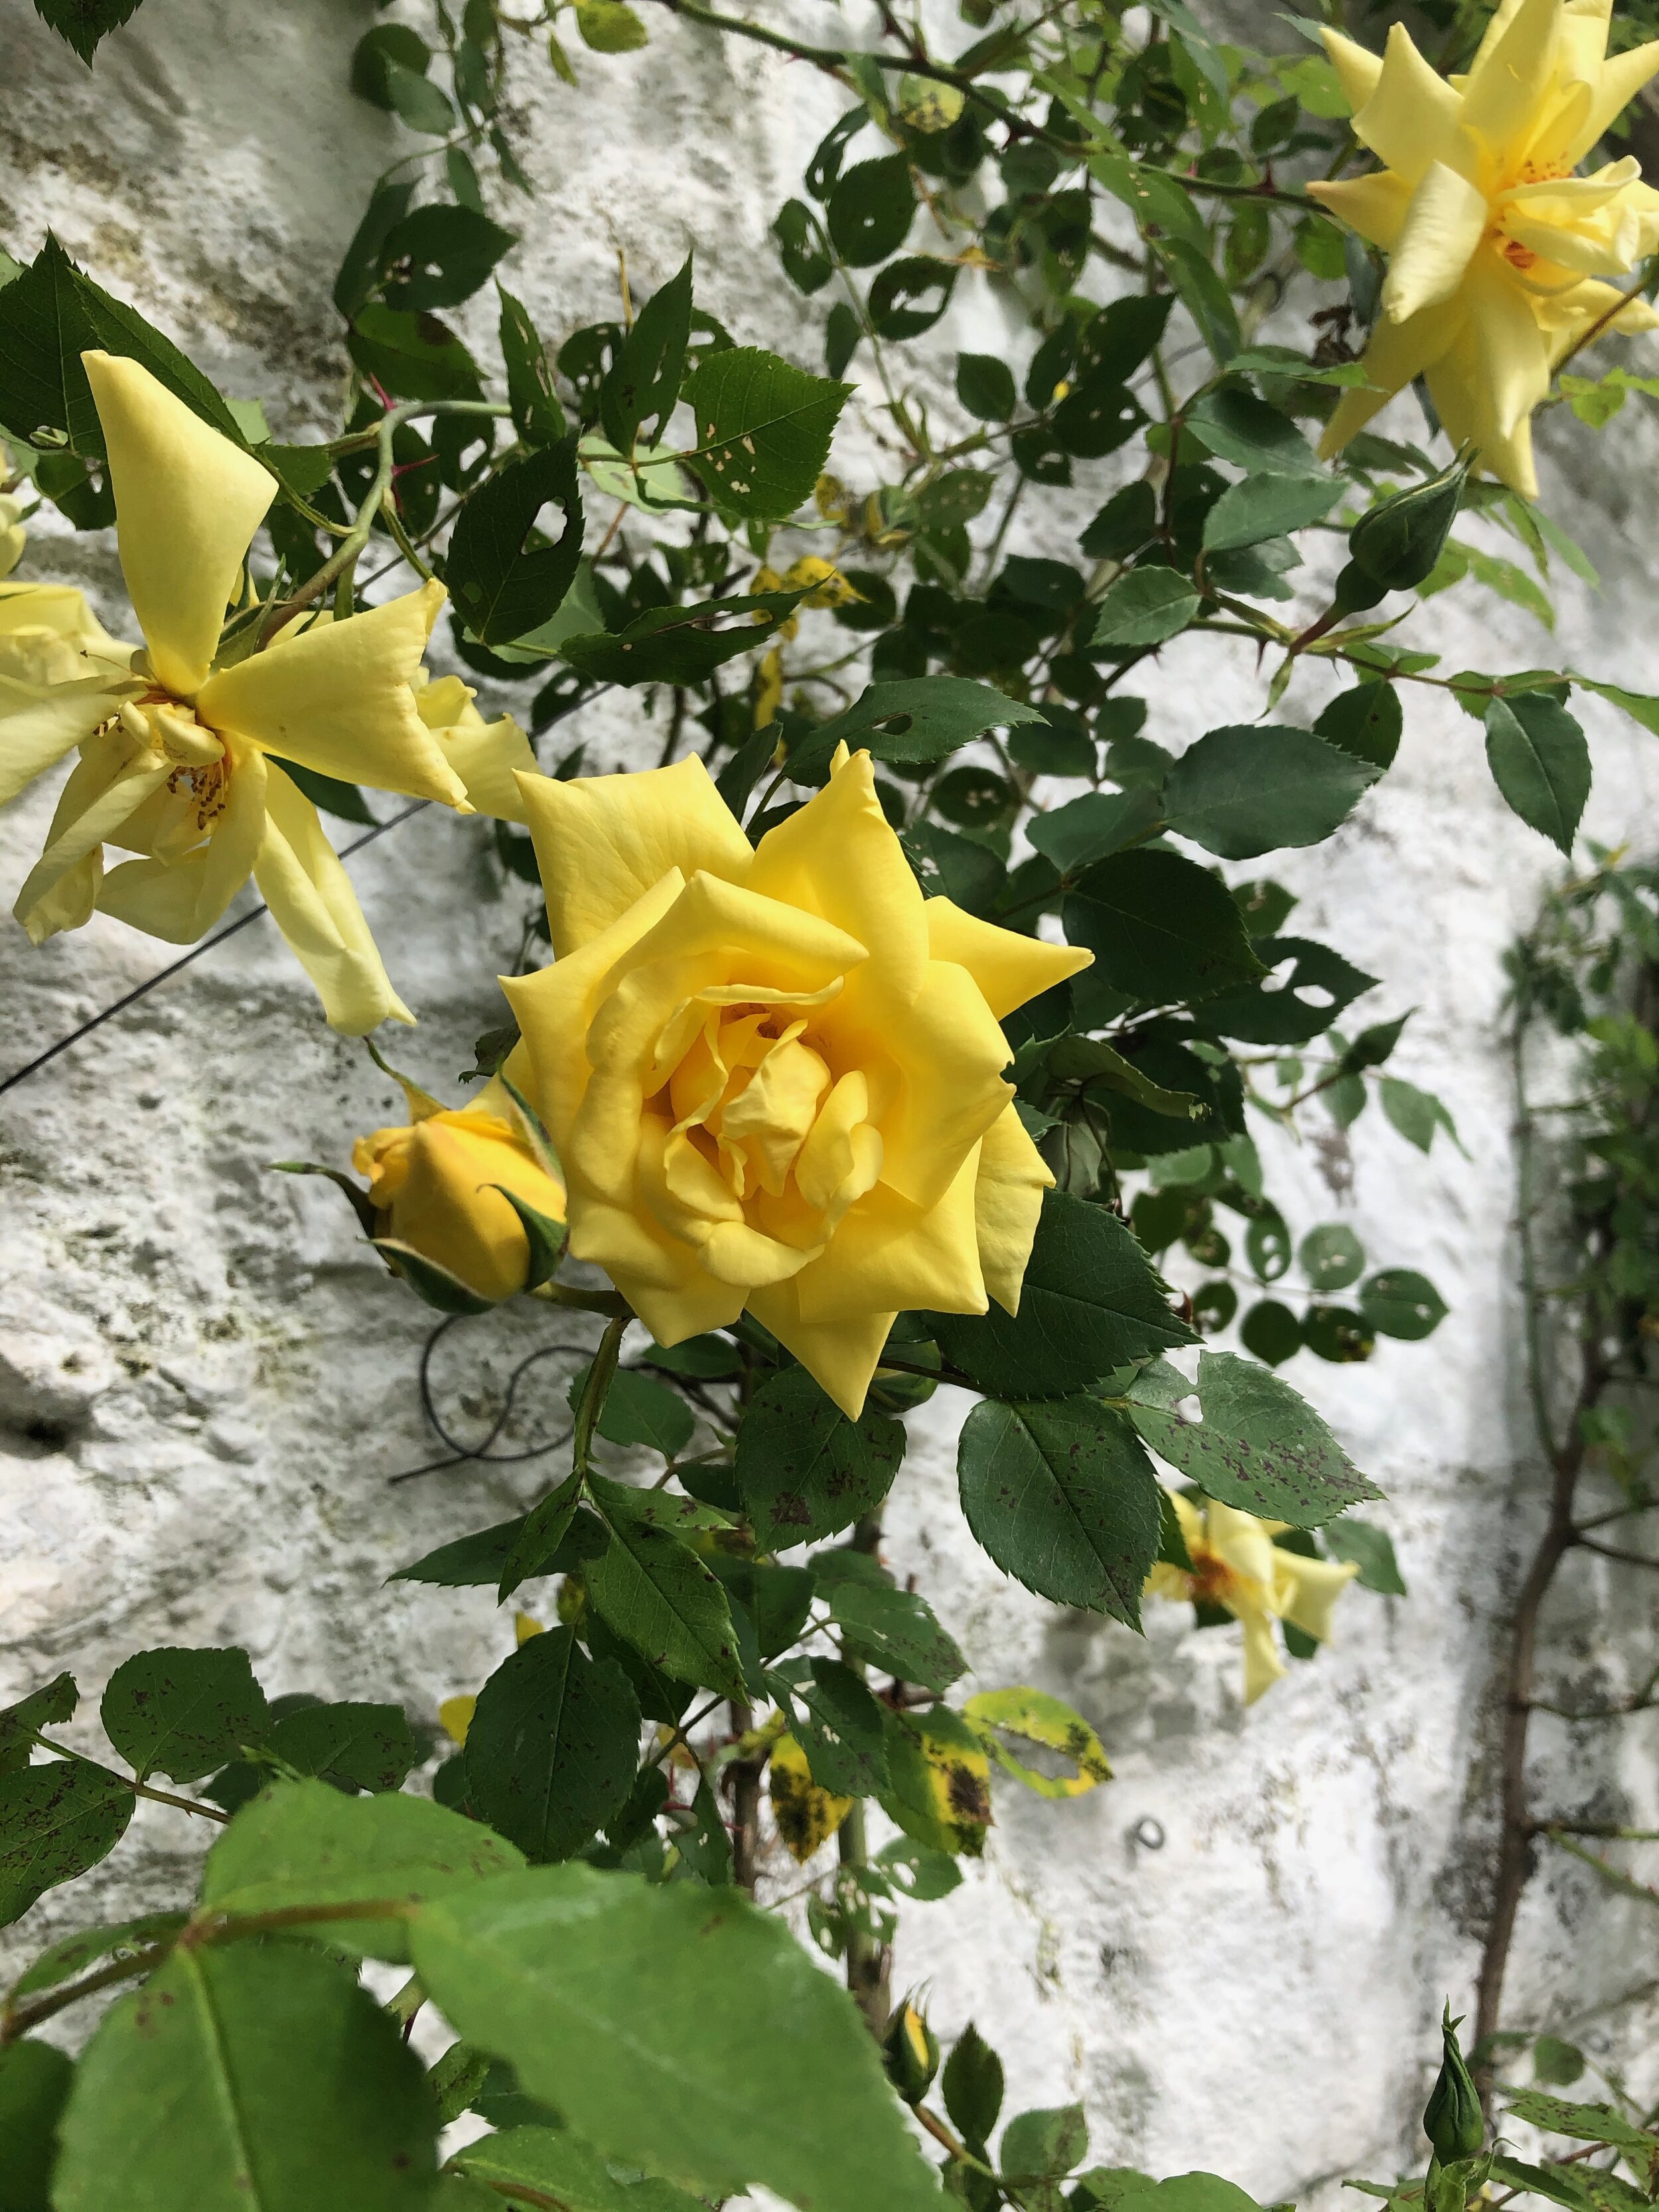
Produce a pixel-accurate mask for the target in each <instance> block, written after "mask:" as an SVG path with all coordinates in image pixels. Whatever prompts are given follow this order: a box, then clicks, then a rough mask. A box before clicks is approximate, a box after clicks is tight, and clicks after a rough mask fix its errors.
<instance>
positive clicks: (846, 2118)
mask: <svg viewBox="0 0 1659 2212" xmlns="http://www.w3.org/2000/svg"><path fill="white" fill-rule="evenodd" d="M413 1948H414V1953H415V1962H416V1967H417V1969H418V1971H419V1972H420V1974H421V1977H422V1980H423V1982H424V1983H425V1984H426V1986H427V1988H428V1990H430V1991H431V1993H432V1996H433V1998H434V2000H435V2002H436V2003H437V2004H438V2005H439V2006H441V2008H442V2010H443V2013H444V2015H445V2017H446V2018H447V2020H449V2021H451V2022H452V2023H453V2025H454V2027H456V2029H457V2031H458V2032H459V2033H460V2034H461V2035H463V2036H464V2037H465V2038H466V2039H467V2040H468V2041H469V2042H471V2043H473V2044H475V2045H478V2046H480V2047H481V2048H483V2049H486V2050H494V2051H499V2052H501V2053H502V2054H503V2055H504V2056H506V2057H508V2058H510V2059H511V2060H512V2063H513V2067H514V2069H516V2071H517V2074H518V2076H519V2079H520V2081H521V2082H522V2083H523V2085H524V2087H526V2089H527V2090H528V2091H530V2092H531V2093H532V2095H536V2096H541V2097H545V2098H547V2099H548V2100H556V2104H557V2108H558V2110H559V2112H561V2114H562V2116H563V2118H565V2120H566V2121H567V2122H568V2124H569V2125H570V2126H571V2127H572V2128H573V2129H574V2130H577V2132H578V2133H579V2135H580V2136H581V2137H582V2138H584V2139H585V2140H586V2142H590V2143H591V2144H592V2146H593V2147H594V2148H595V2149H596V2150H598V2151H599V2153H600V2154H601V2155H602V2156H605V2157H607V2158H614V2159H618V2160H623V2162H625V2163H626V2164H627V2165H629V2166H632V2167H634V2168H635V2169H636V2170H637V2169H638V2168H639V2167H640V2166H647V2167H648V2168H650V2169H651V2170H653V2172H658V2173H659V2174H662V2175H664V2176H665V2177H667V2178H669V2179H672V2180H674V2181H676V2182H678V2183H680V2184H681V2185H684V2187H686V2188H689V2189H691V2190H694V2191H697V2192H699V2193H700V2194H708V2195H710V2196H725V2195H727V2194H730V2193H732V2192H733V2191H738V2190H741V2189H743V2188H744V2186H745V2185H747V2184H749V2183H750V2182H755V2181H757V2182H762V2183H763V2184H765V2185H766V2186H767V2187H769V2188H770V2189H774V2190H775V2191H778V2192H779V2193H780V2194H781V2195H783V2196H787V2197H791V2198H793V2200H794V2201H795V2202H796V2203H810V2204H811V2206H812V2207H813V2208H814V2212H870V2208H871V2207H872V2205H875V2204H879V2205H881V2206H882V2207H883V2208H884V2212H937V2208H938V2205H939V2195H938V2190H937V2186H936V2185H935V2184H934V2182H933V2177H932V2175H931V2173H930V2172H929V2171H928V2168H927V2165H926V2163H925V2161H924V2160H923V2159H922V2158H921V2154H920V2152H919V2151H918V2149H917V2148H916V2147H915V2143H914V2142H913V2141H912V2140H911V2138H910V2136H909V2133H908V2128H907V2126H906V2124H905V2121H904V2119H903V2118H902V2114H901V2112H900V2108H899V2106H898V2103H897V2100H896V2099H895V2098H894V2097H893V2095H892V2093H891V2092H890V2089H889V2088H888V2087H887V2085H886V2081H885V2080H884V2076H883V2075H882V2072H881V2065H880V2060H879V2057H878V2052H877V2050H876V2045H875V2043H874V2040H873V2039H872V2037H871V2036H870V2034H869V2032H868V2030H867V2029H866V2027H865V2026H864V2023H863V2021H862V2019H861V2018H860V2015H859V2013H858V2011H857V2009H856V2008H855V2007H854V2004H853V2003H852V2001H851V2000H850V1999H849V1998H848V1996H846V1994H845V1993H844V1992H843V1991H842V1990H839V1989H837V1988H836V1986H835V1984H834V1983H833V1982H832V1981H831V1980H830V1979H829V1977H828V1976H827V1975H825V1974H823V1973H822V1972H820V1971H819V1969H818V1968H817V1966H815V1965H814V1963H813V1961H812V1960H811V1958H809V1957H808V1955H807V1954H806V1953H805V1950H803V1949H802V1948H801V1947H800V1946H799V1944H798V1943H797V1942H796V1941H795V1938H794V1937H793V1935H792V1934H791V1933H790V1931H789V1929H787V1927H786V1926H785V1925H784V1924H783V1923H782V1922H781V1920H779V1919H777V1918H776V1917H774V1916H772V1915H769V1914H765V1913H762V1912H758V1911H756V1910H755V1908H754V1907H753V1906H752V1905H750V1904H748V1902H747V1901H746V1900H745V1899H743V1898H741V1897H739V1896H737V1895H735V1894H733V1893H732V1892H730V1891H726V1892H721V1893H716V1894H714V1895H712V1896H711V1894H710V1893H709V1891H708V1890H707V1889H706V1888H703V1887H702V1886H701V1885H694V1884H691V1883H673V1884H671V1885H669V1886H668V1887H665V1888H652V1887H647V1885H646V1884H645V1883H643V1882H642V1881H639V1880H638V1879H637V1878H636V1877H635V1876H632V1875H621V1874H601V1873H599V1872H597V1871H595V1870H594V1869H592V1868H589V1867H585V1866H581V1865H570V1866H561V1867H537V1868H532V1869H529V1870H528V1871H526V1873H524V1874H520V1875H507V1876H506V1877H504V1878H503V1879H502V1880H501V1881H495V1882H491V1883H489V1884H487V1885H485V1886H484V1887H481V1888H479V1889H478V1890H477V1891H474V1892H473V1893H471V1895H469V1896H462V1897H456V1898H453V1899H445V1900H442V1901H441V1902H440V1903H438V1904H435V1905H429V1906H428V1907H426V1908H425V1909H424V1910H423V1911H422V1912H421V1913H420V1914H419V1916H418V1917H417V1918H416V1921H415V1923H413Z"/></svg>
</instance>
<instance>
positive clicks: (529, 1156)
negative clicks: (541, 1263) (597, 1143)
mask: <svg viewBox="0 0 1659 2212" xmlns="http://www.w3.org/2000/svg"><path fill="white" fill-rule="evenodd" d="M405 1088H406V1089H408V1091H409V1101H410V1114H411V1116H412V1118H411V1120H410V1121H409V1122H408V1123H407V1124H405V1125H404V1126H402V1127H398V1128H391V1129H377V1130H376V1131H375V1132H374V1135H373V1136H372V1137H359V1138H358V1139H357V1142H356V1146H355V1147H354V1149H353V1152H352V1155H351V1163H352V1165H353V1166H354V1167H355V1168H356V1170H357V1172H358V1174H359V1175H364V1176H368V1197H369V1203H370V1204H371V1205H372V1206H374V1208H375V1209H376V1211H377V1212H379V1213H380V1216H381V1227H380V1234H381V1236H383V1237H392V1238H395V1239H396V1241H397V1242H398V1243H400V1244H407V1245H408V1246H409V1247H410V1249H411V1250H413V1251H416V1252H418V1253H419V1254H420V1255H421V1256H422V1259H426V1260H434V1261H436V1262H437V1264H438V1265H439V1267H447V1269H448V1270H449V1272H450V1273H451V1274H452V1275H456V1276H459V1279H460V1280H461V1281H462V1282H464V1283H465V1285H466V1286H467V1288H468V1289H469V1290H472V1291H477V1293H478V1296H479V1297H483V1298H510V1297H512V1296H513V1293H514V1292H515V1291H521V1290H522V1289H523V1288H524V1285H525V1277H526V1274H527V1273H528V1272H529V1261H530V1249H529V1242H528V1239H527V1238H526V1235H525V1228H524V1224H523V1222H522V1221H520V1218H519V1217H518V1215H517V1214H516V1213H515V1212H513V1208H512V1206H510V1205H509V1204H508V1203H507V1200H506V1199H504V1198H503V1197H502V1196H501V1190H500V1189H498V1188H492V1186H493V1185H497V1184H499V1185H502V1186H504V1187H505V1188H507V1189H508V1190H510V1191H513V1192H514V1193H515V1194H517V1195H518V1196H519V1197H520V1198H521V1199H523V1200H524V1202H525V1204H526V1206H533V1207H534V1209H535V1210H536V1212H538V1213H543V1214H545V1215H546V1216H547V1217H548V1218H549V1219H550V1220H552V1221H562V1220H563V1219H564V1188H563V1186H562V1184H561V1183H560V1182H559V1180H558V1178H557V1177H556V1176H553V1175H550V1173H549V1172H548V1170H547V1169H546V1168H545V1167H544V1164H543V1163H542V1158H541V1154H540V1152H539V1151H538V1148H537V1146H536V1143H535V1141H534V1139H533V1136H532V1133H531V1132H530V1131H529V1130H527V1129H526V1127H525V1124H524V1116H523V1115H522V1114H521V1113H520V1110H519V1109H518V1108H517V1107H516V1106H515V1105H514V1104H513V1098H512V1095H511V1093H510V1092H509V1091H507V1087H506V1085H504V1084H502V1083H501V1081H500V1080H499V1079H497V1080H496V1081H495V1082H493V1083H490V1084H489V1085H486V1086H485V1088H484V1089H483V1091H481V1092H480V1093H479V1095H478V1097H477V1099H475V1100H474V1101H473V1102H472V1103H471V1104H469V1105H466V1106H462V1107H453V1108H446V1107H441V1106H440V1105H439V1104H438V1102H437V1101H436V1099H434V1098H428V1097H425V1095H424V1094H423V1093H422V1092H421V1091H416V1090H414V1089H412V1088H410V1087H409V1086H405Z"/></svg>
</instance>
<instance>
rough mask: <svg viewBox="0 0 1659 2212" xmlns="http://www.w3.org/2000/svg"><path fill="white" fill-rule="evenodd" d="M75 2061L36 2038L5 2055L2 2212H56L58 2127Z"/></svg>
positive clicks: (0, 2097)
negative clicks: (54, 2169)
mask: <svg viewBox="0 0 1659 2212" xmlns="http://www.w3.org/2000/svg"><path fill="white" fill-rule="evenodd" d="M74 2078H75V2064H74V2061H73V2060H72V2059H70V2058H69V2057H66V2056H65V2054H64V2052H63V2051H58V2050H57V2049H56V2048H55V2047H54V2046H53V2045H52V2044H50V2043H38V2042H36V2041H34V2040H33V2038H31V2039H28V2040H27V2041H25V2042H22V2043H13V2044H9V2045H6V2046H5V2048H4V2049H0V2212H52V2166H53V2164H54V2163H55V2161H56V2160H57V2156H58V2121H59V2119H60V2118H61V2117H62V2115H63V2110H64V2105H65V2104H66V2103H67V2101H68V2099H69V2093H70V2082H71V2081H73V2080H74Z"/></svg>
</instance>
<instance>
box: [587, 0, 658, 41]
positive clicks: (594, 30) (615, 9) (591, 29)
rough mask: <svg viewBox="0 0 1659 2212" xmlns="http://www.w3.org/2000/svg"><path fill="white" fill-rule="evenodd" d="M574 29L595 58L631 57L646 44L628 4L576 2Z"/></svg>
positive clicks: (595, 0) (622, 1)
mask: <svg viewBox="0 0 1659 2212" xmlns="http://www.w3.org/2000/svg"><path fill="white" fill-rule="evenodd" d="M576 28H577V29H578V31H580V33H581V39H582V44H583V45H584V46H591V47H592V50H593V52H595V53H596V54H631V53H634V52H636V51H637V50H638V49H639V48H640V47H641V46H645V45H647V44H648V43H649V35H650V34H649V33H647V30H646V27H645V26H644V24H643V23H642V22H641V21H640V19H639V17H638V16H637V15H635V13H634V10H633V9H631V8H630V7H629V5H628V0H576Z"/></svg>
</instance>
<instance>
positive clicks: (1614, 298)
mask: <svg viewBox="0 0 1659 2212" xmlns="http://www.w3.org/2000/svg"><path fill="white" fill-rule="evenodd" d="M1611 9H1612V0H1504V4H1503V6H1501V7H1500V8H1499V9H1498V12H1497V14H1496V15H1494V16H1493V17H1492V21H1491V23H1490V24H1489V25H1488V27H1487V30H1486V37H1485V38H1484V40H1482V41H1481V45H1480V52H1479V53H1478V54H1477V55H1476V56H1475V58H1474V66H1473V67H1472V68H1471V69H1470V70H1469V72H1468V76H1454V77H1450V78H1444V77H1441V76H1437V75H1436V73H1435V72H1434V70H1431V68H1430V66H1429V64H1427V63H1426V62H1425V60H1424V59H1423V58H1422V56H1421V55H1420V54H1419V52H1418V51H1417V49H1416V47H1415V46H1413V44H1412V40H1411V34H1410V33H1409V32H1407V29H1406V28H1405V27H1404V26H1403V24H1400V23H1396V24H1395V25H1394V27H1393V28H1392V29H1391V30H1390V31H1389V43H1388V51H1387V53H1386V55H1385V56H1384V57H1383V58H1381V59H1379V58H1377V56H1376V55H1375V54H1373V53H1370V52H1367V51H1366V50H1365V49H1364V47H1363V46H1355V45H1354V44H1353V43H1352V40H1347V39H1345V38H1343V37H1341V36H1340V34H1339V33H1336V32H1334V31H1327V32H1325V33H1324V40H1325V45H1326V47H1327V49H1328V52H1329V53H1330V57H1331V59H1332V61H1333V63H1334V64H1335V67H1336V70H1337V73H1338V75H1339V76H1340V78H1341V80H1342V84H1343V88H1344V90H1345V91H1346V94H1347V96H1348V99H1349V100H1350V101H1351V103H1352V106H1353V110H1354V116H1353V128H1354V135H1355V137H1357V138H1358V140H1359V142H1360V143H1361V144H1362V145H1363V146H1365V147H1368V148H1369V149H1370V151H1371V152H1372V153H1374V154H1375V155H1376V156H1377V157H1378V159H1379V160H1380V161H1382V162H1383V167H1382V168H1381V169H1379V170H1376V171H1375V172H1374V173H1372V174H1371V175H1370V176H1366V177H1360V178H1358V179H1352V180H1350V181H1347V182H1342V183H1337V184H1317V183H1316V184H1311V185H1309V187H1308V190H1309V191H1310V192H1311V193H1313V194H1314V196H1315V197H1316V198H1318V199H1321V200H1322V201H1323V202H1324V203H1325V204H1326V206H1327V207H1328V208H1329V209H1330V210H1331V212H1332V213H1333V214H1334V215H1337V216H1340V217H1341V218H1342V220H1343V221H1344V222H1347V223H1349V224H1351V225H1352V228H1354V229H1355V230H1357V231H1358V233H1359V234H1360V236H1361V237H1362V238H1367V239H1369V240H1370V241H1371V242H1372V244H1373V245H1376V246H1381V247H1382V248H1383V251H1384V252H1386V253H1387V254H1388V255H1389V275H1388V281H1387V283H1385V285H1384V286H1383V309H1382V314H1381V316H1380V318H1379V319H1378V322H1377V325H1376V331H1375V332H1374V333H1373V335H1372V337H1371V342H1370V347H1369V349H1367V352H1366V354H1365V360H1364V366H1365V370H1366V374H1367V375H1368V377H1369V379H1370V386H1371V387H1372V388H1370V389H1357V390H1354V391H1351V392H1345V393H1344V395H1343V398H1342V401H1341V404H1340V406H1339V407H1338V409H1337V410H1336V413H1335V414H1334V416H1333V417H1332V418H1331V422H1330V425H1329V428H1328V429H1327V431H1326V434H1325V439H1324V443H1323V444H1322V447H1321V449H1320V450H1321V452H1322V453H1325V454H1327V455H1328V454H1332V453H1339V452H1340V450H1341V448H1342V447H1343V446H1345V445H1346V443H1347V441H1348V440H1349V439H1350V438H1352V436H1353V435H1354V433H1355V432H1356V431H1357V430H1358V429H1360V428H1362V427H1363V426H1364V424H1365V423H1366V422H1369V421H1370V417H1371V416H1373V415H1374V414H1376V410H1378V408H1380V407H1382V406H1383V404H1385V403H1386V402H1387V400H1389V398H1392V397H1393V395H1394V394H1395V392H1398V391H1400V390H1401V388H1402V387H1403V386H1406V385H1407V384H1409V383H1410V382H1411V381H1412V380H1413V378H1414V377H1417V376H1425V377H1426V379H1427V381H1428V387H1429V392H1430V396H1431V398H1432V399H1433V401H1434V404H1435V408H1436V410H1437V413H1438V415H1439V416H1440V420H1441V422H1442V423H1443V425H1444V427H1445V429H1446V432H1447V434H1448V435H1449V437H1450V439H1451V440H1452V442H1453V443H1454V444H1455V445H1458V446H1462V445H1463V444H1465V443H1472V444H1474V446H1475V447H1477V448H1478V449H1479V452H1480V461H1481V465H1483V466H1484V467H1485V468H1486V470H1488V471H1490V472H1491V474H1492V475H1493V476H1495V477H1500V478H1501V479H1502V480H1503V481H1504V483H1507V484H1510V485H1511V486H1512V487H1513V488H1514V489H1516V491H1518V492H1520V493H1521V494H1522V495H1523V496H1524V497H1526V498H1528V499H1531V498H1534V497H1535V496H1536V495H1537V490H1538V482H1537V477H1536V475H1535V473H1534V467H1533V457H1532V422H1531V416H1532V410H1533V409H1534V407H1536V406H1537V405H1538V404H1539V402H1540V401H1541V399H1542V398H1544V397H1545V396H1546V394H1547V392H1548V390H1549V382H1550V377H1551V374H1552V373H1553V370H1554V368H1555V366H1556V364H1557V363H1558V362H1560V361H1561V360H1562V359H1563V357H1564V356H1565V355H1567V354H1568V353H1570V352H1571V351H1572V349H1574V348H1575V347H1576V346H1577V344H1578V343H1580V342H1581V340H1583V338H1584V337H1586V335H1587V334H1588V333H1589V331H1592V330H1593V329H1595V328H1596V327H1597V326H1598V325H1603V324H1605V325H1607V326H1608V327H1611V328H1613V329H1615V330H1621V331H1638V330H1650V329H1652V328H1653V327H1654V326H1655V325H1656V324H1659V315H1656V313H1654V311H1653V309H1652V308H1651V307H1649V306H1648V304H1647V302H1646V301H1643V300H1633V301H1629V302H1628V303H1627V304H1626V305H1625V306H1623V307H1620V290H1621V289H1626V288H1627V287H1628V285H1629V283H1630V277H1631V272H1632V270H1634V269H1635V268H1636V267H1637V265H1638V264H1639V263H1640V262H1641V260H1642V259H1643V258H1644V256H1645V255H1647V254H1650V253H1651V252H1653V251H1654V248H1655V246H1656V245H1659V192H1655V191H1652V190H1651V189H1650V186H1648V185H1644V183H1643V182H1642V181H1641V172H1640V169H1639V167H1638V164H1637V163H1636V161H1634V160H1632V159H1631V158H1629V157H1626V159H1625V160H1623V161H1612V162H1609V163H1607V166H1606V167H1603V168H1601V169H1598V170H1596V171H1595V173H1593V174H1591V175H1589V176H1585V177H1580V176H1576V175H1575V174H1574V173H1573V172H1574V171H1575V170H1576V169H1577V166H1578V164H1579V162H1581V161H1583V159H1584V157H1585V156H1586V155H1588V154H1589V152H1590V150H1591V149H1592V148H1593V147H1594V146H1595V144H1596V143H1597V142H1598V141H1599V140H1600V138H1601V136H1602V134H1603V133H1604V132H1605V131H1606V130H1607V125H1609V124H1610V123H1611V122H1612V121H1613V118H1615V117H1616V116H1617V115H1618V114H1619V112H1620V110H1621V109H1622V108H1623V107H1624V106H1626V103H1627V102H1628V101H1629V100H1632V98H1633V97H1634V95H1635V94H1636V93H1637V92H1638V91H1639V90H1640V88H1641V87H1642V86H1643V85H1644V84H1645V83H1646V82H1647V81H1648V79H1649V78H1650V76H1653V75H1654V73H1655V71H1656V70H1659V43H1654V44H1650V45H1648V46H1637V47H1635V48H1633V49H1632V51H1631V52H1628V53H1622V54H1614V55H1612V56H1611V57H1609V56H1608V55H1607V21H1608V17H1609V15H1610V13H1611ZM1608 278H1611V279H1613V280H1614V281H1613V283H1608V282H1607V281H1605V280H1607V279H1608Z"/></svg>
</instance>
